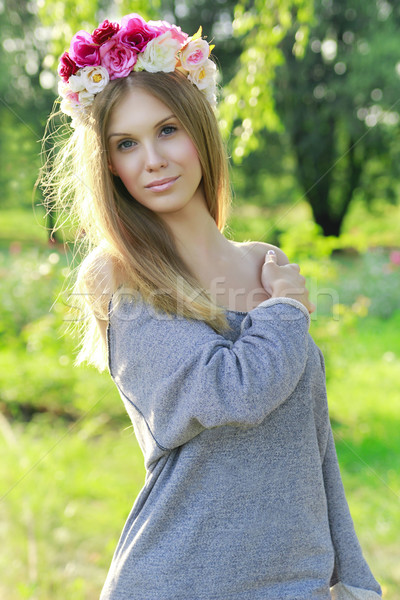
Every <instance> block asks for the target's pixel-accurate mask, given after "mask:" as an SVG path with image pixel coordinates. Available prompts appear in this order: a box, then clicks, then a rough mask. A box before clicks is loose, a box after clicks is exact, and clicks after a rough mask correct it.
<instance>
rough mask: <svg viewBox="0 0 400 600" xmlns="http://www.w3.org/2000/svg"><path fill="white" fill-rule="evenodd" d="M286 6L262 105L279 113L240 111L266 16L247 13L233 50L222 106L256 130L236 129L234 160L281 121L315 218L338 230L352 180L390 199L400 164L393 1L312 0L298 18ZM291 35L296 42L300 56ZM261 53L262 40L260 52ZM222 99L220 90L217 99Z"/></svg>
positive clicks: (399, 14) (366, 192) (368, 194)
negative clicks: (248, 23) (233, 72)
mask: <svg viewBox="0 0 400 600" xmlns="http://www.w3.org/2000/svg"><path fill="white" fill-rule="evenodd" d="M260 8H261V7H260ZM290 14H291V19H292V20H291V23H290V25H289V26H287V27H286V31H285V32H284V35H282V36H281V40H280V42H279V44H278V47H277V48H276V52H281V53H282V55H281V56H279V55H277V56H278V57H279V58H278V60H277V58H276V55H275V54H273V56H272V62H273V64H274V65H275V77H272V78H271V77H269V78H268V80H267V81H271V80H272V81H273V82H274V88H275V89H274V91H273V92H272V93H271V98H270V102H271V106H272V109H271V111H270V113H271V114H272V113H273V109H274V108H275V109H276V114H277V115H279V117H280V121H279V120H278V119H275V120H274V119H272V120H271V118H270V117H269V113H267V114H263V113H262V112H261V111H259V112H256V111H254V112H253V114H252V115H251V117H250V119H249V118H248V115H249V106H248V104H249V103H250V100H251V98H252V97H253V96H254V95H255V91H254V90H249V89H248V88H247V89H246V87H245V85H244V84H243V82H244V81H245V77H246V74H248V73H249V72H250V73H251V69H250V67H251V66H252V62H251V59H250V57H249V53H250V52H251V53H252V55H253V56H254V57H256V58H257V57H258V60H259V61H260V64H264V62H265V61H264V62H263V59H262V58H260V56H261V48H262V43H261V41H260V40H259V36H260V32H261V31H263V29H264V28H265V22H264V20H263V17H262V15H261V14H260V15H259V16H257V17H256V16H255V14H254V15H253V23H252V30H251V41H250V42H248V43H247V46H248V47H249V50H248V51H247V55H246V54H244V55H242V56H243V59H244V60H243V63H242V66H241V69H240V71H239V73H238V75H237V76H236V79H234V80H233V82H232V84H231V85H230V87H231V91H230V94H234V95H235V110H234V111H231V113H232V112H234V116H235V118H236V119H243V124H245V121H246V119H247V122H249V121H251V126H250V127H249V128H248V132H249V133H252V134H257V136H256V138H258V139H255V138H254V137H253V138H249V137H248V136H247V137H248V139H246V136H243V134H242V135H240V137H239V139H236V140H234V147H235V151H234V154H233V156H234V159H235V160H236V161H238V162H239V161H240V160H241V157H242V156H245V155H247V154H248V153H249V152H250V151H253V150H254V149H255V148H257V146H258V144H259V143H260V139H261V138H262V137H263V136H265V135H266V133H265V128H267V129H269V130H271V129H272V130H274V129H275V130H277V129H279V126H280V125H281V124H282V125H283V126H284V128H285V130H286V131H287V133H288V135H289V139H290V142H291V147H292V151H293V153H294V155H295V158H296V163H297V168H296V173H297V178H298V180H299V182H300V184H301V186H302V188H303V190H304V194H305V198H306V199H307V200H308V202H309V203H310V205H311V208H312V211H313V215H314V218H315V220H316V222H317V223H318V224H319V225H320V226H321V227H322V230H323V232H324V234H325V235H338V234H339V233H340V229H341V225H342V223H343V219H344V217H345V215H346V212H347V210H348V208H349V206H350V203H351V201H352V199H353V198H354V196H355V195H356V194H357V193H360V190H361V193H362V195H363V196H364V198H365V199H366V200H370V199H371V198H372V196H373V195H374V194H376V193H378V194H379V196H380V197H381V198H385V199H386V200H393V199H394V198H395V197H396V194H397V190H396V188H395V186H396V183H395V181H396V177H393V175H394V174H396V173H399V167H398V164H399V161H398V160H397V157H398V155H399V147H398V144H397V142H396V140H397V138H398V135H397V134H398V131H399V125H398V123H399V115H398V112H397V110H398V108H399V100H398V98H399V97H400V78H399V74H400V70H399V66H400V47H399V44H398V33H397V30H398V26H399V21H400V9H399V7H397V6H396V4H395V3H394V2H392V3H390V2H387V1H386V0H378V1H377V2H372V3H371V2H364V1H363V0H352V2H351V5H349V2H347V1H346V0H315V2H314V20H313V21H307V19H309V14H307V15H306V18H305V19H303V20H301V19H300V18H299V12H297V13H296V11H295V10H294V7H292V10H291V13H290ZM307 22H309V23H310V29H309V31H307V29H306V24H307ZM267 27H270V26H269V25H268V24H267ZM307 33H308V39H307V42H306V44H305V45H304V39H305V36H306V35H307ZM265 34H267V31H266V32H265ZM270 35H271V33H270ZM298 42H301V43H303V48H305V52H304V56H302V57H301V60H299V59H298V56H299V54H300V55H301V48H300V52H299V49H298V48H297V44H298ZM269 53H270V50H269V49H268V50H267V53H266V56H267V58H268V56H269ZM278 63H279V64H278ZM258 87H260V86H258ZM256 91H257V90H256ZM249 96H250V98H249ZM229 101H230V97H229V96H228V97H227V98H226V100H225V103H226V104H227V103H229ZM225 110H226V108H225ZM227 112H228V115H229V116H231V118H232V115H231V114H230V113H229V109H228V110H227ZM229 124H230V121H229ZM244 133H246V128H244ZM243 137H244V139H243ZM385 173H390V175H389V176H387V175H385ZM399 174H400V173H399Z"/></svg>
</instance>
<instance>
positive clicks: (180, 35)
mask: <svg viewBox="0 0 400 600" xmlns="http://www.w3.org/2000/svg"><path fill="white" fill-rule="evenodd" d="M147 25H150V26H151V27H155V28H157V29H159V30H160V31H161V33H165V32H166V31H170V32H171V36H172V38H173V39H174V40H177V41H178V42H179V43H180V44H184V43H185V42H186V40H187V38H188V34H187V33H184V32H183V31H182V29H181V28H180V27H177V26H176V25H171V23H168V21H149V22H148V23H147Z"/></svg>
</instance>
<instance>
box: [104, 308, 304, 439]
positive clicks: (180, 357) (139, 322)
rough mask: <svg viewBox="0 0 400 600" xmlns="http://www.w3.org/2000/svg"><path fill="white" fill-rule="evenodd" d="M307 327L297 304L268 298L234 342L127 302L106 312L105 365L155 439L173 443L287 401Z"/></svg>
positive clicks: (245, 421) (256, 419) (246, 421)
mask: <svg viewBox="0 0 400 600" xmlns="http://www.w3.org/2000/svg"><path fill="white" fill-rule="evenodd" d="M308 326H309V314H308V311H307V310H306V309H305V308H304V306H303V305H302V304H301V303H299V302H297V301H296V300H292V299H289V298H287V299H286V298H275V299H274V298H272V299H269V300H266V301H264V302H262V303H261V304H260V305H259V306H258V307H257V308H255V309H253V310H252V311H250V312H249V313H248V314H247V315H246V317H245V318H244V320H243V322H242V327H241V333H240V336H239V338H238V339H237V340H236V341H235V342H232V341H230V340H229V339H226V338H225V337H224V336H222V335H219V334H217V333H216V332H215V331H214V330H213V329H212V328H211V327H209V325H208V324H206V323H203V322H201V321H197V320H189V319H183V318H179V317H173V318H171V317H169V316H168V315H165V314H164V313H157V314H156V313H155V312H154V309H153V308H152V307H150V306H149V305H147V304H144V303H143V302H142V301H140V300H132V301H131V302H129V303H123V304H122V305H121V306H119V307H118V310H117V311H116V312H115V313H114V314H113V311H111V315H110V326H109V331H108V334H109V340H108V341H109V357H110V360H109V364H110V371H111V374H112V376H113V377H114V379H115V382H116V383H117V385H118V387H119V389H120V391H121V392H122V394H123V395H124V396H125V398H126V399H127V400H128V401H129V402H130V403H131V404H132V405H133V406H134V407H135V408H136V410H137V411H139V413H140V414H141V415H142V416H143V418H144V419H145V420H146V424H147V426H148V428H149V430H150V431H151V433H152V436H153V438H154V439H155V441H156V442H157V444H158V445H159V446H160V447H161V448H163V449H172V448H174V447H176V446H179V445H181V444H184V443H185V442H187V441H188V440H189V439H191V438H192V437H194V436H195V435H198V434H199V433H200V432H201V431H202V430H203V429H206V428H213V427H218V426H224V425H231V426H238V427H240V426H254V425H257V424H258V423H260V422H261V421H262V420H263V419H265V418H266V417H267V415H268V414H269V413H270V412H271V411H273V410H275V409H276V408H277V407H278V406H279V405H280V404H281V403H282V402H284V401H285V400H286V399H288V398H289V397H290V395H291V394H292V393H293V391H294V389H295V388H296V386H297V383H298V381H299V379H300V377H301V375H302V373H303V371H304V368H305V364H306V360H307V348H308Z"/></svg>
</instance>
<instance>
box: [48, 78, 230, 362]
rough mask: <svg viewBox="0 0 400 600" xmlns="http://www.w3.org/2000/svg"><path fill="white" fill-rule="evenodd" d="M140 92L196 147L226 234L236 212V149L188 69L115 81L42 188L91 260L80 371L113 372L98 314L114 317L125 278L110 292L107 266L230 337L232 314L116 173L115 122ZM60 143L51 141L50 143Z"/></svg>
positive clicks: (158, 305) (85, 278)
mask: <svg viewBox="0 0 400 600" xmlns="http://www.w3.org/2000/svg"><path fill="white" fill-rule="evenodd" d="M138 87H139V88H141V89H143V90H145V91H146V92H148V93H150V94H152V95H153V96H154V97H155V98H157V99H159V100H160V101H162V102H163V103H164V104H165V105H166V106H168V107H169V108H170V109H171V111H172V112H173V113H174V114H175V116H176V117H177V119H178V120H179V121H180V123H181V125H182V126H183V128H184V129H185V131H186V132H187V134H188V135H189V136H190V138H191V140H192V141H193V143H194V145H195V147H196V150H197V153H198V156H199V160H200V164H201V168H202V176H203V177H202V185H203V190H204V195H205V200H206V203H207V207H208V210H209V212H210V215H211V216H212V217H213V219H214V221H215V223H216V225H217V227H218V229H219V230H220V231H221V233H222V232H223V231H224V229H225V227H226V220H227V217H228V213H229V208H230V205H231V191H230V185H229V172H228V160H227V154H226V148H225V146H224V143H223V141H222V138H221V135H220V132H219V128H218V123H217V120H216V117H215V115H214V112H213V110H212V108H211V106H210V105H209V103H208V102H207V100H206V98H205V97H204V95H203V94H202V92H200V91H199V90H198V89H197V88H196V87H195V86H194V85H193V84H191V83H190V82H189V81H188V80H187V79H186V77H185V76H184V75H182V74H181V73H180V72H179V71H175V72H172V73H148V72H145V71H142V72H132V73H131V74H130V75H129V76H128V77H125V78H122V79H116V80H114V81H111V82H110V83H109V84H108V85H107V86H106V88H105V89H104V90H103V91H102V92H101V93H99V94H98V95H97V96H96V98H95V101H94V102H93V105H92V107H91V111H90V113H89V114H88V116H87V117H86V120H85V121H84V122H83V123H81V124H79V125H77V127H76V129H75V130H74V131H73V133H72V135H70V136H69V138H68V139H67V140H66V141H65V139H64V137H63V136H62V135H61V136H60V135H58V137H59V138H60V137H61V142H60V143H58V146H60V148H57V151H55V150H54V148H55V146H54V144H53V154H54V156H53V157H52V158H51V159H50V161H47V164H46V165H45V168H44V169H43V172H42V178H41V182H42V187H43V189H44V192H45V195H46V197H47V200H48V201H50V202H51V203H52V205H54V204H55V205H56V206H58V207H59V208H60V209H61V211H62V212H63V213H64V214H65V210H66V209H67V210H68V214H71V215H72V216H73V221H74V222H75V225H76V226H77V231H78V236H77V239H76V242H75V244H76V245H75V247H76V249H77V250H78V251H79V255H80V256H81V257H82V258H84V260H83V262H82V263H81V265H80V267H79V270H78V276H77V278H76V282H75V284H74V293H75V294H77V295H78V297H79V296H81V297H84V298H85V300H86V302H87V303H88V305H89V307H90V311H89V316H86V318H84V319H81V321H80V322H79V325H80V327H79V330H80V346H81V348H80V352H79V354H78V356H77V358H76V361H75V364H80V363H82V362H84V361H85V362H87V363H89V364H93V365H95V366H96V367H97V368H98V369H99V370H103V369H104V368H105V367H106V365H107V353H106V350H105V348H104V345H103V344H101V343H100V344H99V337H100V336H99V328H98V327H97V325H96V319H95V316H97V317H98V318H100V319H107V316H108V315H107V308H108V300H109V298H110V294H112V293H113V292H115V290H116V287H117V281H116V280H115V281H114V282H113V284H112V285H111V289H110V286H109V278H106V277H104V264H105V262H107V261H108V262H109V263H110V261H111V263H112V265H113V268H112V271H113V272H114V273H116V272H118V273H120V274H123V276H122V279H123V285H124V287H125V288H129V290H131V291H134V292H135V293H136V292H137V293H139V294H140V296H141V297H142V298H143V300H144V301H145V302H150V303H151V304H152V305H153V306H154V308H155V309H157V310H160V311H164V312H166V313H167V314H178V307H179V315H180V316H183V317H186V318H192V319H200V320H203V321H205V322H207V323H208V324H209V325H210V326H211V327H212V328H213V329H214V330H215V331H217V332H219V333H222V332H223V331H226V330H227V329H229V324H228V321H227V319H226V315H225V311H224V309H223V308H221V307H220V306H218V305H217V304H216V303H215V302H214V300H213V299H212V298H211V296H210V295H209V293H208V292H207V291H206V290H204V289H203V288H202V287H201V285H200V283H199V282H198V280H197V279H196V277H195V276H194V274H193V273H192V272H191V271H190V269H189V268H188V266H187V265H186V263H185V262H184V261H183V260H182V258H181V257H180V256H179V254H178V251H177V248H176V245H175V241H174V238H173V235H172V232H171V231H170V230H169V228H168V226H167V225H166V224H165V223H164V221H163V220H162V219H161V218H160V217H159V216H158V215H157V214H156V213H154V212H152V211H151V210H150V209H148V208H147V207H145V206H143V205H142V204H140V203H139V202H137V201H136V200H135V199H134V198H132V196H131V195H130V194H129V193H128V191H127V190H126V188H125V186H124V185H123V183H122V182H121V180H120V179H119V178H118V177H116V176H114V175H113V174H112V173H111V171H110V169H109V167H108V148H107V140H106V131H107V126H108V123H109V119H110V115H111V113H112V111H113V109H114V108H115V106H116V105H117V104H118V103H119V102H120V101H121V99H122V98H123V97H124V96H125V95H126V94H127V93H129V91H130V90H132V89H134V88H138ZM53 117H54V115H53ZM51 119H52V117H50V120H49V122H50V121H51ZM52 135H53V134H51V133H50V134H49V133H48V132H47V133H46V136H45V139H46V142H47V143H48V140H49V138H51V137H52ZM53 137H54V135H53ZM56 145H57V144H56ZM106 280H107V281H106ZM86 313H87V311H86Z"/></svg>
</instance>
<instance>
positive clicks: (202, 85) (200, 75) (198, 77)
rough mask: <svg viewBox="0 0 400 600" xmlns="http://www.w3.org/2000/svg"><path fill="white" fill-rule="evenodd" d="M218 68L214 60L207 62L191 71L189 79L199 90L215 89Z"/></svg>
mask: <svg viewBox="0 0 400 600" xmlns="http://www.w3.org/2000/svg"><path fill="white" fill-rule="evenodd" d="M216 73H217V67H216V66H215V63H214V62H213V61H212V60H207V61H206V62H205V63H204V64H203V65H201V67H198V68H197V69H193V70H191V71H189V75H188V79H189V81H191V82H192V83H194V84H195V85H196V86H197V87H198V88H199V90H205V89H206V88H213V87H215V76H216Z"/></svg>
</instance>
